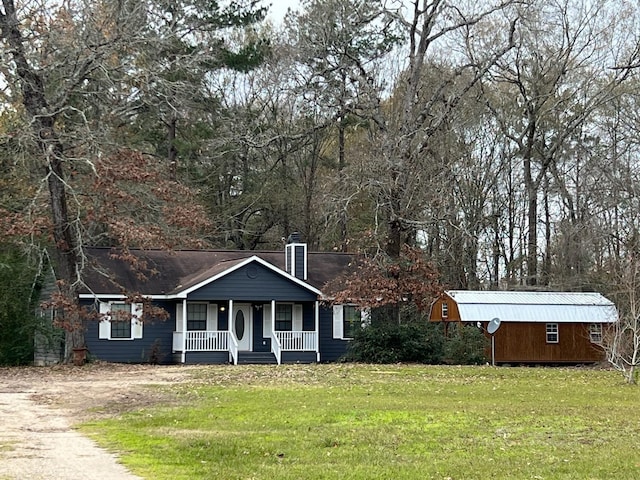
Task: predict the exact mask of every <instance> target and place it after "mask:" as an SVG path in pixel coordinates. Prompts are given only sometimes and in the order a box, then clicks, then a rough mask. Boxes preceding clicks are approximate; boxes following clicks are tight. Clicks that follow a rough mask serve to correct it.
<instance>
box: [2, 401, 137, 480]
mask: <svg viewBox="0 0 640 480" xmlns="http://www.w3.org/2000/svg"><path fill="white" fill-rule="evenodd" d="M33 393H34V392H29V391H24V392H7V391H2V392H0V418H2V424H0V479H3V480H4V479H16V480H23V479H30V480H52V479H71V478H82V479H86V480H90V479H96V480H105V479H110V480H135V479H140V477H136V476H135V475H132V474H131V473H129V472H128V471H127V470H126V469H125V468H124V467H123V466H122V465H120V464H119V463H118V462H117V458H116V457H115V455H112V454H110V453H108V452H106V451H104V450H103V449H101V448H99V447H98V446H97V445H96V444H95V443H94V442H93V441H91V440H89V439H88V438H86V437H84V436H82V435H80V434H79V433H77V432H75V431H74V430H72V429H71V427H70V425H69V422H68V420H67V419H66V418H64V416H62V415H60V412H59V411H56V410H54V409H52V408H49V407H45V406H40V405H38V404H36V403H35V402H34V401H33V400H31V395H32V394H33ZM7 419H11V421H6V420H7Z"/></svg>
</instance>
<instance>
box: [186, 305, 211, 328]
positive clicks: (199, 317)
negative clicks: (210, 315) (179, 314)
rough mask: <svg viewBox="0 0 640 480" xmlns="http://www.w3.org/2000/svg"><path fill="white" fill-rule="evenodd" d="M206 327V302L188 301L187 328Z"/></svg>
mask: <svg viewBox="0 0 640 480" xmlns="http://www.w3.org/2000/svg"><path fill="white" fill-rule="evenodd" d="M206 329H207V304H206V303H188V304H187V330H206Z"/></svg>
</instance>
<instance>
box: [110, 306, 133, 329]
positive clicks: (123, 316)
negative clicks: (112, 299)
mask: <svg viewBox="0 0 640 480" xmlns="http://www.w3.org/2000/svg"><path fill="white" fill-rule="evenodd" d="M111 338H131V304H128V303H112V304H111Z"/></svg>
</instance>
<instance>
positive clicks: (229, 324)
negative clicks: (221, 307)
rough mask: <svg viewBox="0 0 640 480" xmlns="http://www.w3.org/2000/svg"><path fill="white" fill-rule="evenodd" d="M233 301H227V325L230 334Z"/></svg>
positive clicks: (231, 329) (231, 330)
mask: <svg viewBox="0 0 640 480" xmlns="http://www.w3.org/2000/svg"><path fill="white" fill-rule="evenodd" d="M232 322H233V300H231V299H229V312H228V313H227V324H228V328H229V331H230V332H233V323H232Z"/></svg>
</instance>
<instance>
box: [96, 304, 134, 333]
mask: <svg viewBox="0 0 640 480" xmlns="http://www.w3.org/2000/svg"><path fill="white" fill-rule="evenodd" d="M123 303H125V302H124V301H122V300H112V301H110V302H100V315H101V317H102V319H101V320H100V324H99V326H98V338H99V339H101V340H113V341H119V340H122V341H125V342H128V341H131V340H136V339H140V338H142V337H143V324H142V312H143V306H142V304H141V303H132V304H131V315H132V318H131V336H130V337H112V336H111V316H110V315H109V314H110V312H111V305H113V304H118V305H120V304H123Z"/></svg>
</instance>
